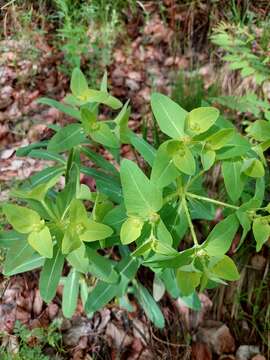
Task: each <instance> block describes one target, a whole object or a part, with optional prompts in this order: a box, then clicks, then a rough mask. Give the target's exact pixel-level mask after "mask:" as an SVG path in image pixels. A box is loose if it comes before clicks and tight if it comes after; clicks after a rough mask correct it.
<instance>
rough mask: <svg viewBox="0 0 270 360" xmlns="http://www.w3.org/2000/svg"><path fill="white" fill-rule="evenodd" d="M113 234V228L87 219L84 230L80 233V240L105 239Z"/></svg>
mask: <svg viewBox="0 0 270 360" xmlns="http://www.w3.org/2000/svg"><path fill="white" fill-rule="evenodd" d="M112 234H113V230H112V229H111V228H110V227H109V226H108V225H105V224H101V223H98V222H96V221H93V220H89V221H88V224H87V227H86V230H85V231H84V232H83V233H82V234H80V239H81V241H85V242H91V241H97V240H102V239H106V238H107V237H109V236H111V235H112Z"/></svg>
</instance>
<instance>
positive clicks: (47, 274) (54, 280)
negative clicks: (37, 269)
mask: <svg viewBox="0 0 270 360" xmlns="http://www.w3.org/2000/svg"><path fill="white" fill-rule="evenodd" d="M64 261H65V257H64V256H63V255H62V253H61V250H60V248H59V247H58V246H54V251H53V258H52V259H46V260H45V263H44V266H43V269H42V271H41V273H40V278H39V289H40V295H41V297H42V299H43V300H44V301H45V302H46V303H49V302H50V301H51V300H52V299H53V298H54V296H55V294H56V289H57V286H58V284H59V281H60V277H61V274H62V269H63V266H64Z"/></svg>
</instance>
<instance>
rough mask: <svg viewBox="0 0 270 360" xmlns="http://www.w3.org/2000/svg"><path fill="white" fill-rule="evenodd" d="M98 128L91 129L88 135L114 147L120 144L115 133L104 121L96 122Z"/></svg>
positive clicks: (100, 142) (98, 141) (96, 140)
mask: <svg viewBox="0 0 270 360" xmlns="http://www.w3.org/2000/svg"><path fill="white" fill-rule="evenodd" d="M98 126H99V127H98V129H97V130H95V131H91V133H90V136H91V138H92V139H93V140H94V141H95V142H97V143H99V144H102V145H104V146H108V147H111V148H114V149H117V148H119V146H120V144H119V141H118V139H117V137H116V136H115V134H114V133H113V132H112V130H111V129H110V128H109V126H108V125H107V124H105V123H102V122H99V123H98Z"/></svg>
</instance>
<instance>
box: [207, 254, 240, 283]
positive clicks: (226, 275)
mask: <svg viewBox="0 0 270 360" xmlns="http://www.w3.org/2000/svg"><path fill="white" fill-rule="evenodd" d="M210 271H211V272H212V273H214V274H215V275H217V276H218V277H219V278H221V279H224V280H229V281H235V280H238V279H239V277H240V275H239V273H238V270H237V267H236V266H235V263H234V262H233V260H232V259H231V258H229V257H228V256H226V255H225V256H224V257H223V258H222V259H221V260H220V261H218V262H217V263H216V264H215V265H214V266H213V267H212V268H211V269H210Z"/></svg>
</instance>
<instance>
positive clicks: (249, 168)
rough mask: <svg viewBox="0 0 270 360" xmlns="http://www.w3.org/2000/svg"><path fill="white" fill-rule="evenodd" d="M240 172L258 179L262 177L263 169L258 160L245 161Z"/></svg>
mask: <svg viewBox="0 0 270 360" xmlns="http://www.w3.org/2000/svg"><path fill="white" fill-rule="evenodd" d="M241 171H242V172H243V173H245V174H246V175H247V176H250V177H254V178H260V177H263V176H264V173H265V171H264V167H263V164H262V162H261V161H260V160H258V159H246V160H244V161H243V165H242V168H241Z"/></svg>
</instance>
